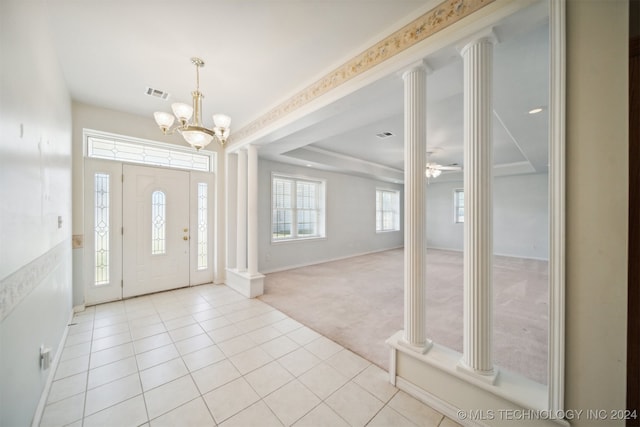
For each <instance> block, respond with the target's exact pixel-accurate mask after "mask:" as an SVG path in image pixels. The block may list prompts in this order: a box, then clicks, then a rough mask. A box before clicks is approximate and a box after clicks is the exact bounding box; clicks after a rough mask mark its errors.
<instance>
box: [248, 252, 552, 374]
mask: <svg viewBox="0 0 640 427" xmlns="http://www.w3.org/2000/svg"><path fill="white" fill-rule="evenodd" d="M494 261H495V262H494V301H495V302H494V313H495V314H494V353H495V363H496V365H498V366H500V367H504V368H506V369H509V370H512V371H516V372H519V373H521V374H524V375H526V376H527V377H529V378H531V379H533V380H536V381H538V382H540V383H546V370H547V323H548V315H547V301H548V286H547V277H548V274H547V262H546V261H536V260H527V259H519V258H508V257H495V260H494ZM462 286H463V285H462V253H459V252H452V251H442V250H431V249H430V250H429V251H428V254H427V301H428V302H427V316H426V317H427V334H428V337H429V338H431V339H432V340H433V341H435V342H437V343H439V344H442V345H445V346H447V347H450V348H452V349H454V350H457V351H459V352H462ZM403 292H404V290H403V250H402V249H397V250H390V251H385V252H379V253H375V254H370V255H364V256H358V257H353V258H349V259H345V260H340V261H334V262H328V263H324V264H318V265H314V266H309V267H304V268H297V269H293V270H288V271H283V272H278V273H272V274H267V276H266V279H265V294H264V295H263V296H262V297H260V299H262V300H263V301H264V302H266V303H268V304H271V305H272V306H274V307H276V308H278V309H279V310H281V311H282V312H284V313H286V314H287V315H289V316H290V317H292V318H294V319H296V320H298V321H299V322H301V323H303V324H305V325H307V326H309V327H310V328H312V329H314V330H316V331H318V332H320V333H322V334H323V335H325V336H327V337H329V338H331V339H333V340H334V341H336V342H338V343H340V344H341V345H343V346H345V347H346V348H349V349H351V350H352V351H354V352H355V353H358V354H360V355H361V356H363V357H364V358H366V359H368V360H370V361H371V362H373V363H375V364H377V365H379V366H380V367H382V368H385V369H387V366H388V361H389V349H388V348H387V347H386V346H385V344H384V342H385V340H386V339H387V338H389V337H390V336H391V335H393V334H394V333H395V332H397V331H399V330H401V329H403V310H404V307H403V305H404V298H403Z"/></svg>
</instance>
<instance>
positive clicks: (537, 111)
mask: <svg viewBox="0 0 640 427" xmlns="http://www.w3.org/2000/svg"><path fill="white" fill-rule="evenodd" d="M543 109H544V108H542V107H536V108H534V109H533V110H529V114H538V113H540V112H542V110H543Z"/></svg>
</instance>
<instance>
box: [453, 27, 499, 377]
mask: <svg viewBox="0 0 640 427" xmlns="http://www.w3.org/2000/svg"><path fill="white" fill-rule="evenodd" d="M493 41H494V39H493V37H492V34H491V33H486V34H483V35H482V36H479V37H477V38H475V39H474V40H473V41H471V42H469V43H468V44H466V45H465V46H464V47H463V48H462V49H461V52H460V53H461V55H462V58H463V61H464V198H465V201H464V206H465V212H464V337H463V357H462V360H461V362H460V365H459V368H460V370H461V371H464V372H466V373H468V374H471V375H472V376H474V377H475V378H476V379H480V380H482V381H486V382H489V383H493V382H495V379H496V376H497V371H496V369H495V368H494V366H493V171H492V163H493V147H492V146H493V135H492V116H493V101H492V98H493V96H492V90H493V89H492V79H493V71H492V70H493Z"/></svg>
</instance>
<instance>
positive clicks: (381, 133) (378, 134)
mask: <svg viewBox="0 0 640 427" xmlns="http://www.w3.org/2000/svg"><path fill="white" fill-rule="evenodd" d="M376 136H377V137H378V138H380V139H385V138H389V137H390V136H393V134H392V133H391V132H380V133H377V134H376Z"/></svg>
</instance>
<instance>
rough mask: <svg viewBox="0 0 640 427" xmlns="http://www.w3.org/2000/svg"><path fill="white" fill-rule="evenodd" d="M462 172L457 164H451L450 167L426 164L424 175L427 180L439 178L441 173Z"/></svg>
mask: <svg viewBox="0 0 640 427" xmlns="http://www.w3.org/2000/svg"><path fill="white" fill-rule="evenodd" d="M460 170H462V166H460V165H458V164H457V163H452V164H450V165H439V164H438V163H427V166H426V168H425V171H424V174H425V175H426V177H427V178H437V177H439V176H440V174H441V173H442V171H460Z"/></svg>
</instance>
